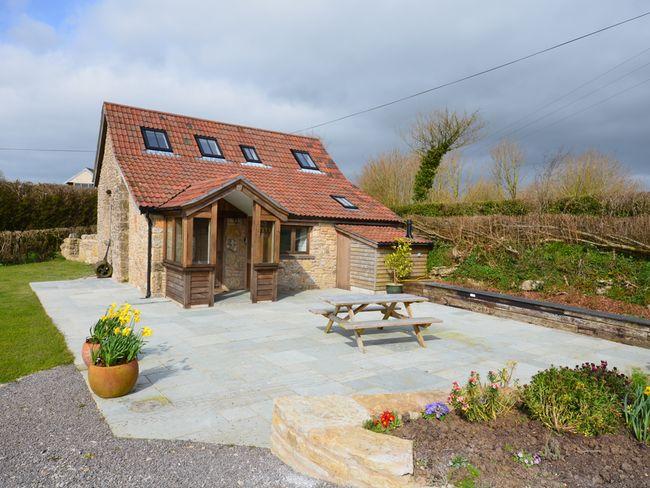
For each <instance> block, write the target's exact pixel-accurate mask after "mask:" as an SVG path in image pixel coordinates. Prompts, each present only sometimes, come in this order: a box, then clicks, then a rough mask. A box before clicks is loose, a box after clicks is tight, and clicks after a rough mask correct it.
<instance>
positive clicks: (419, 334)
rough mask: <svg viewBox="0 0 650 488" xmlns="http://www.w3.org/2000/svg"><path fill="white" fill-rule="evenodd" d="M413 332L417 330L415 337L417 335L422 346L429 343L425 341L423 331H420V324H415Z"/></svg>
mask: <svg viewBox="0 0 650 488" xmlns="http://www.w3.org/2000/svg"><path fill="white" fill-rule="evenodd" d="M413 332H415V337H417V339H418V343H419V344H420V346H422V347H427V345H426V344H425V343H424V337H422V332H421V331H420V326H419V325H414V326H413Z"/></svg>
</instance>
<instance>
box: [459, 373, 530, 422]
mask: <svg viewBox="0 0 650 488" xmlns="http://www.w3.org/2000/svg"><path fill="white" fill-rule="evenodd" d="M514 368H515V363H510V364H509V365H508V366H507V367H505V368H502V369H501V370H499V371H497V372H496V373H495V372H494V371H490V372H489V373H488V382H487V383H485V384H482V383H481V377H480V375H479V374H478V373H477V372H476V371H472V372H471V373H470V376H469V379H468V380H467V384H466V385H465V386H464V387H462V388H461V387H460V385H459V384H458V382H456V381H454V383H453V385H452V388H451V393H450V394H449V398H448V400H447V401H448V403H450V404H451V406H452V407H453V408H454V410H456V412H458V414H459V415H460V416H461V417H463V418H465V419H467V420H469V421H470V422H481V421H483V422H484V421H488V420H494V419H496V418H497V417H499V416H500V415H502V414H504V413H507V412H509V411H510V410H512V408H513V407H514V406H515V404H516V403H517V397H518V394H517V389H516V388H515V389H511V388H510V381H511V379H512V372H513V370H514ZM515 386H516V385H515Z"/></svg>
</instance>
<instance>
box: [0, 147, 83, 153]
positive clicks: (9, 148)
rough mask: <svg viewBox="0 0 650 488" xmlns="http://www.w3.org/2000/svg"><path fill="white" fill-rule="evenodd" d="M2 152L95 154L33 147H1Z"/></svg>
mask: <svg viewBox="0 0 650 488" xmlns="http://www.w3.org/2000/svg"><path fill="white" fill-rule="evenodd" d="M0 151H34V152H70V153H94V152H95V150H92V151H91V150H90V149H37V148H33V147H0Z"/></svg>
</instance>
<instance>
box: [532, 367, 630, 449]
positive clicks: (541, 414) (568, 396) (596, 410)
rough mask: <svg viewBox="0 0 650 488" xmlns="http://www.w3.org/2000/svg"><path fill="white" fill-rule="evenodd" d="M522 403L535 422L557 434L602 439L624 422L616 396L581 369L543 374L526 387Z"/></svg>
mask: <svg viewBox="0 0 650 488" xmlns="http://www.w3.org/2000/svg"><path fill="white" fill-rule="evenodd" d="M523 401H524V405H525V407H526V409H527V410H528V412H529V413H530V415H531V417H532V418H534V419H537V420H539V421H540V422H542V423H543V424H544V425H546V426H547V427H549V428H551V429H554V430H556V431H566V432H575V433H580V434H583V435H587V436H591V435H599V434H604V433H607V432H613V431H615V430H616V429H617V428H618V427H619V425H620V421H621V407H620V400H619V398H618V396H617V394H616V393H614V392H613V391H612V389H610V386H609V385H608V383H607V382H606V381H603V380H602V379H600V378H598V377H597V376H596V375H595V374H592V373H591V372H588V371H585V370H583V369H582V368H580V367H577V368H575V369H570V368H566V367H564V368H556V367H554V366H552V367H550V368H549V369H546V370H544V371H540V372H539V373H537V374H536V375H535V376H533V378H532V380H531V382H530V384H528V385H526V386H525V387H524V389H523Z"/></svg>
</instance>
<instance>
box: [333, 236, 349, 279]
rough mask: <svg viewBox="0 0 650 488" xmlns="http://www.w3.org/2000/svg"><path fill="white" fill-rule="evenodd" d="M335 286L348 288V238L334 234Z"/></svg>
mask: <svg viewBox="0 0 650 488" xmlns="http://www.w3.org/2000/svg"><path fill="white" fill-rule="evenodd" d="M336 287H337V288H343V289H345V290H349V289H350V238H349V237H347V236H344V235H343V234H341V233H337V234H336Z"/></svg>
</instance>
